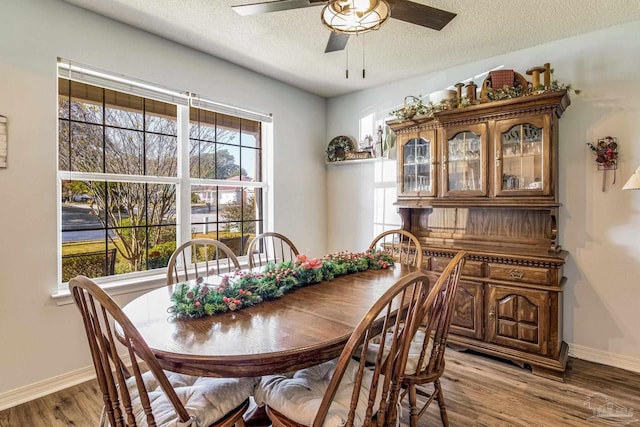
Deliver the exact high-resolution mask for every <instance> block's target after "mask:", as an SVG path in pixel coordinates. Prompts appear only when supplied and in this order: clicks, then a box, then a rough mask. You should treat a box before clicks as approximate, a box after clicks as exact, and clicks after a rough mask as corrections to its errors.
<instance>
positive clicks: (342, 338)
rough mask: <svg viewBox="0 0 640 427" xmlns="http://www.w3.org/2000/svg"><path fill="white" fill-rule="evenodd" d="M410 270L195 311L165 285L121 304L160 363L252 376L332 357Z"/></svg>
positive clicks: (369, 273)
mask: <svg viewBox="0 0 640 427" xmlns="http://www.w3.org/2000/svg"><path fill="white" fill-rule="evenodd" d="M415 270H416V269H415V268H414V267H410V266H405V265H400V264H395V265H394V266H393V267H391V268H389V269H383V270H366V271H363V272H359V273H354V274H348V275H344V276H339V277H336V278H334V279H333V280H330V281H323V282H320V283H317V284H314V285H307V286H305V287H301V288H299V289H296V290H294V291H292V292H290V293H288V294H286V295H284V296H282V297H281V298H279V299H275V300H270V301H265V302H262V303H260V304H258V305H255V306H253V307H248V308H243V309H241V310H238V311H234V312H226V313H220V314H214V315H211V316H205V317H201V318H197V319H192V318H177V317H175V316H174V315H173V314H172V313H170V312H169V311H168V308H169V307H170V306H171V305H172V302H171V300H170V297H171V294H172V293H173V291H174V286H173V285H171V286H167V287H164V288H158V289H155V290H153V291H150V292H148V293H146V294H143V295H141V296H139V297H138V298H136V299H134V300H133V301H131V302H130V303H128V304H127V305H126V306H125V307H124V308H123V311H124V312H125V314H126V315H127V316H128V317H129V319H131V321H132V322H133V324H134V326H135V327H136V328H137V330H138V331H139V332H140V334H141V335H142V337H143V338H144V339H145V341H146V342H147V344H148V346H149V347H150V348H151V350H152V351H153V352H154V354H155V355H156V357H157V358H158V361H159V362H160V365H161V366H162V367H163V368H164V369H167V370H171V371H175V372H181V373H184V374H190V375H198V376H214V377H251V376H260V375H267V374H274V373H279V372H288V371H293V370H297V369H302V368H305V367H309V366H312V365H316V364H318V363H321V362H324V361H326V360H329V359H332V358H334V357H337V356H338V355H339V354H340V352H341V351H342V348H343V347H344V345H345V343H346V342H347V340H348V339H349V337H350V335H351V333H352V332H353V330H354V329H355V327H356V325H357V324H358V322H359V321H360V320H361V318H362V317H363V316H364V314H366V312H367V311H368V309H369V308H370V307H371V306H372V305H373V304H374V303H375V301H376V300H377V299H378V298H379V297H380V296H382V294H383V293H384V292H385V291H386V290H387V289H389V288H390V287H391V286H393V284H395V283H396V282H397V281H398V280H399V279H400V278H402V277H403V276H405V275H406V274H409V273H410V272H413V271H415ZM428 274H430V273H428ZM435 279H436V277H435V276H430V280H432V281H435Z"/></svg>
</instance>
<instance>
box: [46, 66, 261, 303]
mask: <svg viewBox="0 0 640 427" xmlns="http://www.w3.org/2000/svg"><path fill="white" fill-rule="evenodd" d="M58 76H59V77H61V78H66V79H69V80H74V81H78V82H81V83H86V84H90V85H94V86H99V87H102V88H105V89H111V90H115V91H119V92H125V93H129V94H132V95H137V96H140V97H143V98H148V99H154V100H159V101H163V102H167V103H171V104H175V105H176V106H177V127H178V128H177V143H178V154H177V156H178V167H177V177H158V176H140V175H128V176H126V177H125V176H123V175H119V174H108V173H85V172H70V171H60V170H58V164H59V163H58V160H57V159H56V169H57V170H58V172H57V181H56V184H57V186H56V191H57V202H56V203H57V221H56V224H57V225H56V227H57V240H58V241H57V253H56V257H57V266H58V268H57V280H58V289H57V292H55V293H54V294H53V295H52V297H53V298H54V299H55V300H56V302H57V303H58V305H62V304H70V303H72V301H71V298H70V296H69V290H68V284H67V283H66V282H64V283H63V282H62V281H61V277H62V271H61V270H62V264H61V259H62V253H61V250H62V211H61V200H62V198H61V194H60V191H61V183H62V181H63V180H99V181H104V180H108V181H120V182H139V183H153V184H174V185H176V245H177V246H179V245H180V244H182V243H183V242H185V241H187V240H189V239H190V238H191V200H190V197H191V187H192V186H193V185H215V186H225V187H239V188H260V189H262V191H263V197H262V200H263V202H262V217H261V220H262V223H263V229H264V230H268V229H270V224H272V219H271V218H272V210H271V209H270V206H271V203H269V199H270V197H269V187H270V183H271V182H273V174H272V168H271V167H270V165H271V164H272V162H273V151H272V150H271V149H270V148H271V146H272V140H273V124H272V117H271V115H267V114H263V113H257V112H254V111H251V110H246V109H242V108H238V107H233V106H229V105H226V104H221V103H217V102H214V101H210V100H207V99H203V98H201V97H200V96H197V95H194V94H193V93H189V92H181V91H177V90H173V89H169V88H165V87H161V86H159V85H155V84H152V83H149V82H145V81H142V80H138V79H134V78H130V77H126V76H123V75H118V74H115V73H112V72H109V71H105V70H102V69H99V68H96V67H92V66H87V65H84V64H80V63H76V62H73V61H69V60H65V59H60V58H58ZM56 105H57V103H56ZM190 107H195V108H199V109H204V110H209V111H213V112H216V113H222V114H227V115H232V116H235V117H240V118H243V119H249V120H254V121H260V122H262V126H261V128H262V131H261V147H260V149H261V152H262V156H261V158H262V160H261V165H260V167H261V175H262V180H261V181H259V182H247V181H237V182H235V181H229V180H220V179H200V178H191V177H190V176H189V108H190ZM56 111H57V109H56ZM56 114H57V113H56ZM57 134H58V133H56V135H57ZM57 141H58V139H57V138H56V143H57ZM238 259H239V261H240V262H241V265H243V266H244V265H246V264H247V257H246V256H240V257H238ZM92 280H94V281H95V282H96V283H98V284H100V285H101V286H102V287H103V288H104V289H107V290H108V291H109V293H110V294H112V295H117V294H123V293H129V292H136V291H141V290H146V289H152V288H155V287H158V286H164V285H165V284H166V283H165V282H166V267H165V268H158V269H153V270H147V271H139V272H131V273H125V274H117V275H114V276H107V277H100V278H96V279H92Z"/></svg>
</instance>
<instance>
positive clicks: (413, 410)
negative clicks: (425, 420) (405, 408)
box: [409, 384, 420, 427]
mask: <svg viewBox="0 0 640 427" xmlns="http://www.w3.org/2000/svg"><path fill="white" fill-rule="evenodd" d="M409 411H410V413H409V415H410V418H409V425H410V426H411V427H418V420H419V419H420V411H418V396H417V391H416V385H415V384H410V385H409Z"/></svg>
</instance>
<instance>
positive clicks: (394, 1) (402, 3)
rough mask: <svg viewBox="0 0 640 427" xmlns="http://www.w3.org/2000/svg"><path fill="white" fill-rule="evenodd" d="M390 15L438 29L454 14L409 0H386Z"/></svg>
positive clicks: (454, 15)
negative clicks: (389, 6) (389, 7)
mask: <svg viewBox="0 0 640 427" xmlns="http://www.w3.org/2000/svg"><path fill="white" fill-rule="evenodd" d="M388 2H389V4H390V5H391V17H392V18H394V19H399V20H401V21H405V22H410V23H412V24H416V25H421V26H423V27H427V28H432V29H434V30H438V31H440V30H441V29H443V28H444V26H445V25H447V24H448V23H449V22H451V20H452V19H453V18H455V17H456V14H455V13H453V12H447V11H446V10H442V9H436V8H435V7H431V6H425V5H422V4H418V3H414V2H412V1H409V0H388Z"/></svg>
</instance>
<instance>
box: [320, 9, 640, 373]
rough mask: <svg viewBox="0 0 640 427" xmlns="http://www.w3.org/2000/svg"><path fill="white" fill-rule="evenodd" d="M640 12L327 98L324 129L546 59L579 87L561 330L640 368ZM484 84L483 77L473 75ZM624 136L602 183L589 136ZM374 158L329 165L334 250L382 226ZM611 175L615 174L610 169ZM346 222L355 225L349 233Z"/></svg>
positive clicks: (585, 354)
mask: <svg viewBox="0 0 640 427" xmlns="http://www.w3.org/2000/svg"><path fill="white" fill-rule="evenodd" d="M639 34H640V21H636V22H632V23H629V24H625V25H620V26H616V27H611V28H607V29H604V30H600V31H596V32H592V33H588V34H584V35H580V36H576V37H571V38H568V39H564V40H560V41H556V42H553V43H548V44H544V45H540V46H536V47H532V48H529V49H524V50H521V51H517V52H512V53H509V54H506V55H501V56H498V57H494V58H489V59H486V60H483V61H477V62H474V63H470V64H465V65H461V66H458V67H454V68H450V69H447V70H443V71H441V72H436V73H432V74H428V75H424V76H420V77H415V78H411V79H407V80H403V81H398V82H396V83H394V84H390V85H387V86H384V87H379V88H376V89H374V90H367V91H363V92H359V93H355V94H349V95H345V96H342V97H337V98H333V99H331V100H329V110H328V114H329V117H328V123H329V124H328V128H327V137H328V138H332V137H333V136H335V135H351V136H356V135H358V132H359V129H358V121H359V119H360V118H361V117H363V116H364V115H366V114H370V113H371V111H374V112H378V113H379V115H384V112H386V111H388V110H389V109H391V108H394V107H396V106H399V105H401V104H402V102H403V98H404V97H405V96H406V95H421V94H428V93H431V92H433V91H436V90H440V89H444V88H446V87H448V86H451V85H453V84H455V83H456V82H459V81H462V80H465V79H467V78H469V77H473V76H474V75H477V74H480V73H482V72H484V71H487V70H490V69H492V68H494V67H497V66H500V65H504V67H505V68H508V69H514V70H516V71H518V72H520V73H521V74H524V72H525V71H526V70H527V69H529V68H531V67H533V66H537V65H542V64H544V63H546V62H549V63H551V66H552V68H554V70H555V73H554V78H555V79H557V80H559V82H561V83H571V84H573V86H574V87H575V88H578V89H582V90H583V92H582V93H581V94H580V95H575V94H571V100H572V105H571V106H570V107H569V108H568V109H567V111H566V112H565V114H564V116H563V118H562V119H561V120H560V147H559V151H560V153H559V156H560V161H559V164H560V171H559V180H560V185H559V191H560V202H561V203H562V204H563V207H562V208H561V210H560V215H561V220H560V235H559V240H560V243H561V244H562V246H563V247H564V249H566V250H568V251H569V252H570V257H569V260H568V262H567V265H566V268H565V276H566V277H567V279H568V281H567V284H566V286H565V299H564V337H565V340H566V341H567V342H568V343H569V345H570V352H571V353H572V354H573V355H575V356H578V357H581V358H584V359H588V360H593V361H598V362H602V363H607V364H610V365H615V366H621V367H626V368H628V369H633V370H635V371H638V372H640V328H638V301H640V239H639V238H638V237H639V236H640V191H624V192H623V191H621V188H622V185H623V184H624V182H625V181H626V179H627V178H628V177H629V176H630V175H631V173H632V172H633V171H634V170H635V168H636V167H638V165H640V132H638V123H640V78H639V77H638V76H639V74H638V70H640V56H639V55H638V52H640V37H639V36H638V35H639ZM476 83H477V84H478V85H480V84H481V83H482V82H481V81H476ZM607 135H612V136H617V137H618V143H619V147H620V149H619V151H620V153H621V155H620V164H619V169H618V171H617V180H616V183H615V185H611V184H610V182H611V179H610V180H609V185H608V186H607V190H606V191H605V192H602V190H601V184H602V172H599V171H597V170H596V164H595V156H594V155H593V153H592V152H591V151H590V150H589V149H588V148H587V146H586V143H587V142H595V141H596V140H597V139H598V138H601V137H603V136H607ZM376 167H377V163H362V164H358V165H344V166H341V167H340V168H338V167H332V168H330V169H329V172H328V178H327V182H328V186H327V191H328V194H329V214H328V230H329V241H328V247H329V248H330V249H334V248H340V247H362V246H363V245H364V244H366V242H368V241H370V240H371V239H372V237H373V236H374V234H375V232H376V225H375V224H374V222H375V218H374V213H375V212H377V211H379V210H381V209H386V210H389V207H388V206H385V207H380V206H376V207H372V206H368V207H367V208H365V209H363V210H362V211H361V212H362V214H361V215H358V216H357V217H356V216H354V215H353V213H352V212H353V209H354V208H355V207H357V206H358V205H359V204H360V202H361V201H366V202H367V203H369V202H370V201H371V200H372V198H373V194H375V189H374V188H373V186H372V185H370V184H369V183H371V182H373V181H374V180H375V168H376ZM610 178H611V177H610ZM349 230H352V231H351V232H349Z"/></svg>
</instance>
